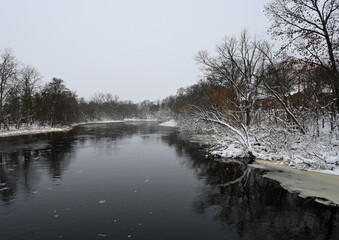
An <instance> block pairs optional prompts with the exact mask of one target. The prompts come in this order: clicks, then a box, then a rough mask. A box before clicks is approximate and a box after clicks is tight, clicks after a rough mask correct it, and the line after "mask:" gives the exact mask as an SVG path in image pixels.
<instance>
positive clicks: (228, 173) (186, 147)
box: [0, 122, 339, 239]
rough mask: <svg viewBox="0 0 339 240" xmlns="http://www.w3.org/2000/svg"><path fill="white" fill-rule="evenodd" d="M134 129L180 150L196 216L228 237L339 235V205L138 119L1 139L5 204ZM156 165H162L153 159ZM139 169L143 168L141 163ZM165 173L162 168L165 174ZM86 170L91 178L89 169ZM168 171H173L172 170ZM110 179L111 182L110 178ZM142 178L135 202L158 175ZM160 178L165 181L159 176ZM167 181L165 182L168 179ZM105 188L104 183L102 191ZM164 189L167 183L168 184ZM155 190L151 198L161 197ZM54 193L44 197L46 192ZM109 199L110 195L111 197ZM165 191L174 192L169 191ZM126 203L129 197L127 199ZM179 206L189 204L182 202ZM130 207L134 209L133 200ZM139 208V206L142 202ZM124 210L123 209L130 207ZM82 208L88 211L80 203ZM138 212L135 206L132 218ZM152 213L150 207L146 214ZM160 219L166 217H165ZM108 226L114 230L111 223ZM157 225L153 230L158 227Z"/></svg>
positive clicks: (59, 176) (114, 144) (149, 140)
mask: <svg viewBox="0 0 339 240" xmlns="http://www.w3.org/2000/svg"><path fill="white" fill-rule="evenodd" d="M135 135H138V136H139V137H141V139H142V144H145V143H151V144H153V145H152V147H156V144H154V139H155V140H156V141H160V142H161V143H162V144H164V143H165V145H166V146H170V147H171V149H173V148H174V149H175V152H176V156H179V157H178V158H177V159H178V161H180V164H181V165H182V167H184V168H186V169H187V171H188V172H193V173H194V179H195V180H196V179H197V181H198V183H199V184H197V185H196V186H195V187H196V189H195V190H196V192H195V193H194V197H193V201H191V200H190V206H191V208H192V210H193V211H194V214H195V215H196V216H206V217H210V218H211V219H213V222H214V224H216V225H218V226H221V229H222V231H223V232H224V233H225V234H224V235H226V237H227V239H232V238H235V239H241V238H242V239H336V238H338V237H339V232H338V209H337V208H335V207H326V206H323V205H320V204H318V203H316V202H315V201H314V200H313V199H310V198H309V199H302V198H300V197H298V196H297V195H296V194H292V193H289V192H287V191H286V190H284V189H282V188H281V187H280V185H279V184H278V183H277V182H275V181H272V180H269V179H267V178H264V177H263V174H262V173H263V170H262V169H251V168H248V167H247V164H246V163H247V162H246V160H243V161H228V162H221V161H216V160H214V159H209V158H205V156H204V147H202V146H198V145H197V144H193V143H190V142H189V141H187V139H185V138H184V137H183V136H181V135H180V134H178V133H176V132H174V131H173V130H170V129H166V128H160V127H158V126H156V125H154V124H142V123H137V122H136V123H127V124H126V123H121V124H105V125H96V124H93V125H84V126H81V127H78V128H75V129H74V130H73V131H71V132H69V133H57V134H46V135H42V136H41V135H40V136H30V137H29V136H27V137H18V138H8V139H2V140H0V198H1V202H2V205H3V207H6V206H7V205H13V203H15V199H16V196H17V194H18V193H19V192H20V193H24V194H25V196H26V197H27V198H30V197H31V196H33V195H34V194H35V193H36V191H37V189H36V188H37V185H38V184H39V182H41V181H43V180H44V179H42V177H43V175H44V174H42V172H43V171H45V172H47V176H48V178H49V179H52V180H53V181H56V182H57V181H62V179H63V176H64V175H66V172H67V170H68V169H69V168H70V167H71V166H72V164H73V161H75V160H74V159H76V158H77V154H78V150H79V148H86V147H88V146H93V145H94V146H96V147H100V151H101V150H102V149H105V150H109V149H112V148H113V149H114V148H118V147H119V144H121V142H122V141H123V140H126V139H131V138H132V137H133V136H135ZM152 141H153V142H152ZM139 147H140V146H139ZM142 147H143V146H141V147H140V149H142ZM101 148H102V149H101ZM150 155H151V154H150ZM155 157H156V158H157V157H158V156H155ZM142 164H143V163H142ZM152 164H159V163H158V162H156V161H154V162H152ZM91 166H93V165H91ZM124 166H125V165H124ZM126 166H127V165H126ZM127 168H128V166H127V167H126V169H127ZM133 171H135V173H138V172H137V171H136V170H135V169H134V170H133ZM93 172H94V171H93ZM95 174H96V173H94V175H95ZM161 174H162V173H159V175H161ZM141 175H142V174H141ZM192 175H193V174H192ZM87 176H89V177H91V175H87ZM167 176H171V174H168V175H167ZM174 176H176V175H174ZM94 177H96V176H94ZM107 179H108V180H111V178H107ZM140 179H141V181H140V183H138V184H139V185H135V186H134V185H133V191H132V194H133V196H132V197H131V200H130V201H131V202H132V203H133V204H134V205H136V203H137V204H141V203H142V201H141V200H140V199H136V200H135V202H133V199H135V195H136V194H137V192H135V191H134V190H135V188H136V186H139V188H140V189H142V187H143V186H144V185H143V184H147V186H149V185H150V184H151V183H153V181H150V182H147V183H146V182H145V179H144V178H141V177H140ZM159 180H163V179H162V178H160V177H159ZM99 182H100V181H99ZM80 183H82V182H80ZM164 183H165V184H166V182H165V180H164ZM108 184H109V185H112V184H115V185H114V186H115V188H117V189H118V190H119V191H121V192H123V191H125V190H126V189H127V186H129V185H131V183H130V182H128V181H127V180H126V182H124V184H125V185H124V186H122V185H120V184H119V183H116V182H112V183H108ZM133 184H135V183H133ZM93 185H95V183H93ZM79 186H81V184H79V185H76V184H75V185H74V187H79ZM107 186H108V185H103V186H102V189H103V191H105V188H107ZM91 187H92V186H91ZM95 187H98V189H99V190H101V188H99V186H96V185H95ZM162 187H163V188H166V187H168V188H169V185H166V186H162ZM88 189H89V188H87V189H86V191H88ZM99 190H96V189H95V188H94V190H93V194H94V193H96V194H98V192H99ZM114 190H115V189H114ZM153 192H155V191H154V190H150V192H149V194H150V195H152V194H153ZM119 193H120V192H119ZM77 194H78V192H77ZM79 194H83V192H80V191H79ZM107 194H110V193H107ZM140 194H141V193H140ZM74 195H76V194H74ZM53 196H56V195H53ZM109 196H111V195H109ZM145 196H146V195H145ZM152 196H153V197H152V199H154V198H155V197H158V196H154V195H152ZM48 197H49V196H47V195H46V198H48ZM106 197H107V200H108V196H106ZM166 197H167V198H170V197H172V196H170V195H169V196H167V195H166ZM173 197H174V198H175V197H177V196H173ZM178 197H179V196H178ZM82 198H89V196H87V195H86V194H83V195H82ZM112 199H113V197H112ZM118 200H120V199H118ZM81 201H82V199H81V200H80V199H78V203H77V204H80V205H81V204H83V205H84V206H86V209H90V208H88V204H89V203H88V202H86V204H87V205H86V204H85V203H82V202H81ZM112 201H113V200H112ZM116 201H117V200H116ZM121 201H122V200H121ZM127 201H128V200H126V199H124V201H123V202H124V203H125V202H127ZM144 201H146V200H144ZM177 201H178V202H179V203H180V202H181V199H177ZM79 202H80V203H79ZM108 202H109V201H107V203H108ZM91 203H92V202H91ZM94 205H95V206H97V205H98V204H97V202H94ZM99 206H100V207H102V206H106V205H105V204H102V205H99ZM123 206H125V205H123ZM140 206H142V205H140ZM165 206H166V204H165ZM67 207H69V206H67ZM73 207H74V206H73ZM78 207H79V206H78ZM134 207H135V206H134ZM166 207H167V206H166ZM176 207H177V208H182V209H184V207H182V206H179V205H178V206H176ZM74 208H75V207H74ZM112 208H113V207H112ZM129 208H131V207H130V206H129ZM136 208H139V207H138V206H136ZM148 208H150V209H151V208H152V206H151V205H150V206H147V209H148ZM126 209H128V207H126ZM126 209H124V211H125V212H126V211H127V210H126ZM114 210H115V211H117V210H116V209H114ZM82 211H85V210H83V209H82ZM82 211H79V216H83V215H82ZM110 211H113V209H110ZM135 211H137V210H135ZM172 211H174V210H172ZM106 212H109V211H105V213H106ZM125 212H124V213H125ZM103 215H104V213H103V212H101V217H102V216H103ZM136 216H137V215H136V214H135V212H133V216H132V217H133V218H135V217H136ZM149 216H150V214H149V211H148V212H147V217H149ZM109 217H111V216H110V215H108V216H107V218H109ZM115 217H116V216H115ZM143 217H144V216H143ZM167 217H168V216H167ZM174 217H175V216H174ZM190 217H191V216H190ZM161 219H164V217H163V216H161ZM72 220H73V219H72ZM173 220H175V221H179V220H180V219H179V220H178V219H176V218H174V219H169V221H171V222H170V223H169V224H168V225H170V224H171V223H172V222H173ZM70 221H71V220H70ZM112 221H113V220H112ZM163 221H166V220H165V219H164V220H163ZM189 222H194V220H193V219H191V218H190V219H188V220H186V224H187V223H189ZM109 227H110V228H111V226H109ZM124 227H125V226H124ZM125 228H126V227H125ZM187 229H190V231H197V232H198V230H201V229H195V226H194V224H193V225H192V226H187ZM151 230H152V231H154V229H151ZM0 236H1V234H0ZM147 236H148V235H147ZM197 238H199V236H197ZM145 239H147V238H145Z"/></svg>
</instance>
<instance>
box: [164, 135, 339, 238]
mask: <svg viewBox="0 0 339 240" xmlns="http://www.w3.org/2000/svg"><path fill="white" fill-rule="evenodd" d="M162 139H163V141H165V142H167V143H168V144H169V145H171V146H172V145H173V146H175V149H176V151H177V153H178V154H179V155H185V154H186V155H188V156H190V158H186V159H188V160H187V161H186V162H184V163H183V164H184V165H186V166H187V167H188V168H191V169H192V170H193V171H194V172H195V174H196V177H197V178H199V179H203V181H204V183H205V184H204V185H202V186H200V188H199V191H198V194H197V195H198V196H197V198H196V200H195V201H194V203H193V209H194V211H195V212H196V213H197V214H205V215H206V214H212V215H213V219H214V220H215V221H216V222H219V223H220V224H222V225H223V226H224V227H225V228H226V229H234V230H236V232H237V237H238V238H241V239H338V237H339V231H338V221H337V219H338V217H339V214H338V208H336V207H327V206H324V205H321V204H319V203H317V202H315V201H314V199H311V198H308V199H303V198H300V197H299V196H297V194H293V193H289V192H288V191H286V190H284V189H283V188H281V186H280V185H279V183H278V182H275V181H272V180H269V179H267V178H264V177H263V171H264V170H262V169H252V168H250V167H247V165H246V160H244V162H241V161H240V162H239V161H237V162H235V161H232V160H229V161H225V162H220V161H215V160H214V159H208V158H204V155H203V150H200V151H199V150H197V147H196V146H195V145H193V144H191V143H188V141H185V140H183V138H182V136H179V134H178V133H173V134H171V135H168V136H163V138H162Z"/></svg>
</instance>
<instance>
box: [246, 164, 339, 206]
mask: <svg viewBox="0 0 339 240" xmlns="http://www.w3.org/2000/svg"><path fill="white" fill-rule="evenodd" d="M250 166H252V167H255V168H265V169H267V170H268V173H267V174H266V175H264V177H266V178H269V179H273V180H276V181H278V182H279V183H280V185H281V186H282V187H283V188H284V189H286V190H288V191H290V192H296V193H298V195H299V196H301V197H303V198H306V197H315V198H316V201H318V202H320V203H322V204H326V205H336V206H339V191H338V189H339V175H330V174H324V173H316V172H310V171H303V170H299V169H295V168H292V167H290V166H287V165H283V163H282V162H281V161H276V162H273V161H264V160H256V161H255V163H253V164H251V165H250ZM324 199H327V200H326V201H325V200H324Z"/></svg>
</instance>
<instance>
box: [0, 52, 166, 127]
mask: <svg viewBox="0 0 339 240" xmlns="http://www.w3.org/2000/svg"><path fill="white" fill-rule="evenodd" d="M41 79H42V77H41V75H40V73H39V72H38V71H37V70H36V69H35V68H34V67H31V66H28V65H23V64H19V61H18V60H17V58H16V57H15V56H14V54H13V52H12V51H11V50H10V49H4V50H3V51H2V52H1V54H0V129H9V126H14V127H15V128H20V127H22V125H25V126H27V125H32V124H36V125H48V126H57V125H68V124H71V123H75V122H81V121H94V120H103V119H116V120H119V119H124V118H159V119H162V118H163V117H164V116H165V117H166V116H168V115H169V114H168V113H167V112H166V110H165V109H164V105H163V104H161V102H160V101H156V102H151V101H148V100H145V101H143V102H141V103H133V102H132V101H128V100H127V101H123V100H119V97H118V96H116V95H115V96H113V95H112V94H110V93H105V94H104V93H97V94H94V95H93V96H92V98H91V99H90V100H89V101H86V100H85V99H84V98H79V97H78V96H77V94H76V92H75V91H72V90H70V89H69V88H67V86H66V83H65V82H64V81H63V80H62V79H60V78H53V79H52V80H50V81H49V82H47V83H45V84H43V83H42V80H41Z"/></svg>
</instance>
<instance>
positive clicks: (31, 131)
mask: <svg viewBox="0 0 339 240" xmlns="http://www.w3.org/2000/svg"><path fill="white" fill-rule="evenodd" d="M131 121H134V122H154V121H157V119H134V118H133V119H124V120H110V119H104V120H98V121H88V122H80V123H74V124H72V125H71V126H64V127H42V126H38V125H32V126H23V127H22V128H20V129H16V128H15V127H13V126H9V130H4V129H2V130H0V138H1V137H13V136H22V135H35V134H43V133H52V132H67V131H70V130H71V129H73V128H74V127H76V126H79V125H86V124H100V123H121V122H131Z"/></svg>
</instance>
